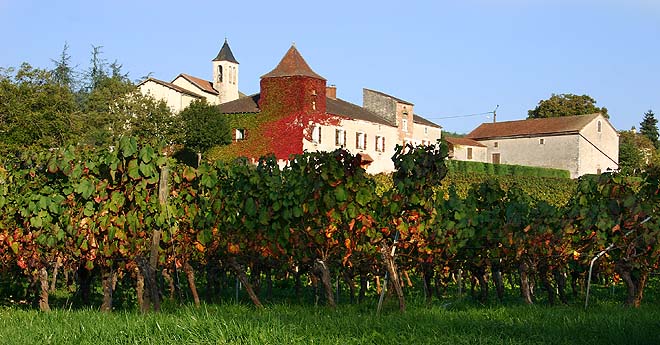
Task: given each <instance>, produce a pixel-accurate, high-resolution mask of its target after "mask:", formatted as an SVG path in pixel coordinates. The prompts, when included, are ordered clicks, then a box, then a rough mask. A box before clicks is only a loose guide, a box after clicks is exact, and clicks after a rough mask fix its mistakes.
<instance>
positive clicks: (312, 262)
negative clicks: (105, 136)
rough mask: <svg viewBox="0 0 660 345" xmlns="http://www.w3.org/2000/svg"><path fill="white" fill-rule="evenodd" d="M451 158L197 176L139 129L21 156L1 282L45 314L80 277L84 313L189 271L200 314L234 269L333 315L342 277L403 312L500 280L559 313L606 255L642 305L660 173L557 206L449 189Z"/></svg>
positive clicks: (252, 288)
mask: <svg viewBox="0 0 660 345" xmlns="http://www.w3.org/2000/svg"><path fill="white" fill-rule="evenodd" d="M445 157H446V148H445V147H444V146H441V145H437V146H433V145H432V146H423V147H422V146H420V147H412V146H408V147H399V148H398V150H397V152H396V153H395V155H394V156H393V160H394V163H395V167H396V169H397V170H396V172H395V173H394V174H393V175H392V177H391V182H390V183H391V185H389V186H383V184H382V183H379V182H378V180H377V179H374V178H372V177H370V176H368V175H367V174H366V173H365V171H364V169H363V168H362V167H361V161H360V158H359V156H353V155H351V154H350V153H348V152H347V151H344V150H337V151H334V152H307V153H304V154H302V155H298V156H295V157H292V159H291V160H290V161H289V163H288V165H287V166H286V167H281V166H280V165H278V163H277V160H276V159H275V158H273V157H264V158H262V159H260V160H259V161H258V162H248V161H247V160H244V161H236V162H233V163H231V164H228V163H222V162H216V163H214V164H206V163H204V164H202V165H201V166H199V167H198V168H192V167H189V166H185V165H181V164H177V162H176V161H175V160H174V159H172V158H170V157H169V155H168V154H167V150H166V149H165V148H164V147H152V146H149V145H142V144H139V143H138V142H137V141H136V140H135V139H134V138H129V137H124V138H122V139H121V140H120V141H119V142H118V143H117V144H116V145H115V146H113V147H112V149H111V150H89V149H84V148H81V147H69V148H65V149H60V150H51V151H43V152H37V153H30V152H23V153H21V154H20V155H17V157H15V158H13V159H9V160H7V161H6V162H5V163H4V165H3V167H2V169H0V209H1V212H0V257H2V263H1V266H0V276H1V277H3V278H2V282H3V283H2V284H3V285H7V284H9V283H6V282H7V281H11V282H12V284H15V285H16V284H20V283H21V282H24V283H25V284H24V285H25V286H27V288H26V291H25V292H24V294H25V296H28V297H29V298H30V299H31V300H33V301H34V303H35V305H38V306H39V308H40V309H41V310H49V309H50V305H49V294H50V293H51V292H52V291H54V290H55V289H56V287H57V286H58V284H59V286H62V285H64V284H67V281H69V280H73V281H74V282H73V284H74V285H75V289H76V291H77V292H76V293H77V294H78V295H79V296H80V297H81V298H82V300H83V301H85V302H86V303H91V302H90V301H91V298H90V295H92V294H94V293H95V291H97V289H99V288H100V290H101V291H102V293H103V299H102V305H101V306H100V309H101V310H104V311H110V310H112V306H113V295H115V292H116V290H117V288H118V287H120V286H125V285H121V284H118V281H123V282H126V281H128V282H130V284H132V285H133V286H134V288H135V290H134V291H135V294H136V296H135V299H136V300H137V303H138V304H139V307H140V309H141V310H143V311H148V310H158V309H159V308H160V299H161V296H168V295H169V296H170V297H172V296H174V295H175V294H176V290H178V289H180V288H181V287H180V286H179V284H178V283H177V282H178V281H179V279H178V278H179V276H181V277H184V278H183V279H184V280H185V281H186V282H187V288H188V289H189V290H190V291H191V294H192V297H193V300H194V302H195V303H196V304H199V303H200V296H199V293H198V287H197V284H199V283H201V282H203V284H204V286H203V289H204V291H206V293H207V295H211V296H213V295H216V296H217V295H219V294H220V291H219V289H220V287H221V285H222V284H221V280H222V279H223V277H226V276H227V275H228V274H229V275H231V276H233V277H235V278H236V279H237V280H238V281H240V284H241V286H243V287H244V288H245V291H246V292H247V293H248V295H249V297H250V299H251V300H252V302H253V303H254V305H255V306H256V307H258V308H259V307H262V301H261V299H260V296H259V295H260V294H259V293H258V290H259V289H260V288H261V287H267V289H268V290H272V289H273V288H274V286H275V287H276V286H282V285H283V284H282V283H281V282H285V281H286V282H291V285H292V286H293V289H291V293H293V294H300V291H301V289H302V288H303V287H304V286H305V285H307V284H315V285H316V286H318V290H319V291H322V293H321V295H322V296H320V298H322V299H323V300H324V301H325V303H327V304H328V305H329V306H335V304H336V301H335V294H334V289H336V287H335V286H333V285H334V284H333V282H332V278H333V277H335V278H336V277H341V279H342V281H343V284H345V286H347V289H348V291H350V296H351V301H352V300H353V299H356V300H362V299H364V298H365V294H366V290H367V286H368V285H369V284H370V283H373V282H376V283H377V284H378V285H379V288H380V289H383V290H385V289H387V290H388V291H390V292H391V294H392V295H393V296H395V298H396V300H397V301H398V305H399V308H400V309H401V310H405V306H406V301H405V296H404V286H403V285H404V282H405V283H406V285H409V282H410V279H411V276H414V277H418V279H419V281H421V282H422V284H420V285H422V287H423V289H424V295H425V296H426V298H427V299H428V301H429V302H430V301H432V300H433V298H435V297H437V298H439V297H440V295H439V293H440V291H441V290H442V288H443V287H444V286H446V285H447V284H449V283H450V282H452V281H456V280H460V281H464V284H465V285H471V286H472V288H473V289H475V298H477V299H479V300H481V301H486V300H487V299H489V298H492V297H491V295H492V292H490V291H489V288H490V287H493V288H494V290H495V293H494V295H495V296H496V298H498V299H500V300H501V299H502V298H504V294H505V288H504V287H505V280H506V281H507V282H508V283H509V284H510V285H513V286H516V287H517V288H519V289H520V291H521V295H522V298H523V300H524V301H525V302H526V303H530V304H531V303H534V301H535V299H536V296H535V295H538V294H541V293H543V294H545V295H547V300H548V301H549V303H551V304H552V303H567V300H568V295H569V294H577V293H578V291H580V290H581V289H583V288H584V284H586V282H587V280H588V277H587V272H588V270H589V264H590V262H591V261H592V259H593V258H594V257H596V256H597V255H600V256H599V259H598V260H597V261H595V268H594V272H595V273H594V274H598V276H599V277H600V278H601V279H603V280H608V281H611V282H618V281H622V282H623V283H624V284H625V287H626V292H627V296H626V300H625V301H624V302H625V304H626V305H629V306H635V307H638V306H639V305H640V304H641V302H642V298H643V293H644V287H645V285H646V282H647V280H648V277H649V274H651V273H653V272H654V271H655V270H657V268H658V255H659V254H660V246H659V245H658V238H660V237H659V236H660V233H659V232H660V227H659V221H660V220H659V219H658V216H657V215H656V212H657V208H658V205H659V201H660V196H659V195H658V191H659V188H660V186H659V183H660V175H659V174H658V172H656V171H649V172H648V173H646V175H643V176H640V177H634V178H633V177H627V176H622V175H617V174H603V175H600V176H588V177H584V178H582V179H580V180H579V181H578V182H577V183H574V182H570V183H564V182H561V183H564V184H563V186H564V187H562V188H563V191H564V193H567V195H569V196H566V197H561V198H560V199H561V200H554V202H553V200H551V199H552V195H553V191H552V190H545V191H538V189H539V187H538V184H537V186H536V188H537V191H536V192H534V190H535V189H534V188H533V186H525V184H524V182H523V181H521V183H520V184H517V183H516V182H515V181H508V182H507V183H505V185H503V184H502V183H500V182H498V181H495V180H493V179H488V178H479V179H475V180H474V181H472V182H471V183H470V187H469V188H467V190H466V187H464V188H462V189H461V188H456V186H457V185H458V184H452V183H450V184H443V183H442V182H443V179H444V178H445V176H446V175H447V168H446V166H445V163H444V159H445ZM254 163H256V164H254ZM451 178H452V179H454V180H455V181H458V180H459V179H462V180H463V181H466V180H467V181H468V182H469V179H470V178H469V177H466V176H463V177H460V178H459V177H456V176H453V177H451ZM568 181H570V180H568ZM558 183H559V182H558ZM561 183H560V184H561ZM461 185H465V183H463V184H461ZM548 186H552V184H551V183H549V184H548ZM572 188H574V189H572ZM558 190H559V189H557V193H558ZM530 191H531V192H530ZM566 191H570V192H566ZM558 198H559V197H558ZM62 276H65V277H66V278H61V277H62ZM58 277H60V278H59V280H61V281H58ZM199 277H203V278H204V279H199ZM98 282H100V286H99V285H98V284H99V283H98ZM200 288H201V287H200ZM6 290H7V289H5V287H0V293H1V294H3V295H0V299H2V300H4V301H9V298H8V296H6V295H5V294H6V292H5V291H6ZM569 290H570V291H569ZM132 291H133V290H132ZM287 291H288V290H287ZM30 296H32V297H30Z"/></svg>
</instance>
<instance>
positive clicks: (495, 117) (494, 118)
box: [493, 104, 500, 123]
mask: <svg viewBox="0 0 660 345" xmlns="http://www.w3.org/2000/svg"><path fill="white" fill-rule="evenodd" d="M499 107H500V105H499V104H498V105H497V106H496V107H495V110H493V123H496V122H497V108H499Z"/></svg>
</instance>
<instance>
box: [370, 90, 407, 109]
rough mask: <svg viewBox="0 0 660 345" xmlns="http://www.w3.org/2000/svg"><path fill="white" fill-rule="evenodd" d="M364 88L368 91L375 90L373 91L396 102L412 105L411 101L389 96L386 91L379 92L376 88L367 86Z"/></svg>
mask: <svg viewBox="0 0 660 345" xmlns="http://www.w3.org/2000/svg"><path fill="white" fill-rule="evenodd" d="M365 90H368V91H371V92H375V93H377V94H379V95H381V96H385V97H388V98H391V99H393V100H395V101H397V102H399V103H403V104H408V105H414V104H412V103H410V102H408V101H404V100H402V99H401V98H396V97H394V96H391V95H388V94H386V93H384V92H380V91H376V90H371V89H367V88H365Z"/></svg>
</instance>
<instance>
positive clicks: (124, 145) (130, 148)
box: [119, 137, 137, 158]
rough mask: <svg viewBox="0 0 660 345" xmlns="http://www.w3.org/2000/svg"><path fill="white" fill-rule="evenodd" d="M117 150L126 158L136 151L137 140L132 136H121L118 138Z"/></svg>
mask: <svg viewBox="0 0 660 345" xmlns="http://www.w3.org/2000/svg"><path fill="white" fill-rule="evenodd" d="M119 150H120V151H121V153H122V155H123V156H124V157H125V158H127V157H130V156H132V155H134V154H135V153H136V152H137V141H136V140H135V138H133V137H122V138H121V139H120V140H119Z"/></svg>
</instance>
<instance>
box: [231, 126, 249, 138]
mask: <svg viewBox="0 0 660 345" xmlns="http://www.w3.org/2000/svg"><path fill="white" fill-rule="evenodd" d="M246 134H247V133H246V131H245V128H236V131H235V132H234V139H235V140H236V141H241V140H245V139H246Z"/></svg>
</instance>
